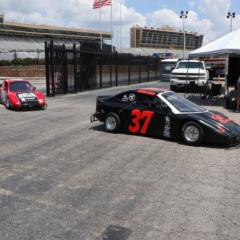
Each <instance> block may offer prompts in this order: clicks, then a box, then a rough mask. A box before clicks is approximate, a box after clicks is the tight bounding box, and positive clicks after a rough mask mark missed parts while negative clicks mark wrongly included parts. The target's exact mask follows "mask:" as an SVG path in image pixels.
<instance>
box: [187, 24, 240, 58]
mask: <svg viewBox="0 0 240 240" xmlns="http://www.w3.org/2000/svg"><path fill="white" fill-rule="evenodd" d="M224 55H225V56H228V55H240V29H239V30H236V31H233V32H231V33H228V34H226V35H224V36H223V37H221V38H218V39H216V40H215V41H213V42H211V43H209V44H207V45H205V46H203V47H201V48H198V49H196V50H194V51H193V52H191V53H190V54H189V57H190V58H197V57H208V56H214V57H215V56H224Z"/></svg>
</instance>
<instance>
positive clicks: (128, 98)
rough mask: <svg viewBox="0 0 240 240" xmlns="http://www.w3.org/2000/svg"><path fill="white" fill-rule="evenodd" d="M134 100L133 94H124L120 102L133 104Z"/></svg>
mask: <svg viewBox="0 0 240 240" xmlns="http://www.w3.org/2000/svg"><path fill="white" fill-rule="evenodd" d="M135 99H136V96H135V94H134V93H130V94H129V96H128V95H127V94H125V95H124V96H123V98H122V102H134V101H135Z"/></svg>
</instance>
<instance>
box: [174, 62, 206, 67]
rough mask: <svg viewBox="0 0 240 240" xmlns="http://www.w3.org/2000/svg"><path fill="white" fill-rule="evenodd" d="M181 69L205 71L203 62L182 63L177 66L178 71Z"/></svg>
mask: <svg viewBox="0 0 240 240" xmlns="http://www.w3.org/2000/svg"><path fill="white" fill-rule="evenodd" d="M179 68H200V69H204V67H203V63H202V62H180V63H179V64H178V65H177V69H179Z"/></svg>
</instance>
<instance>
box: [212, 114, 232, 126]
mask: <svg viewBox="0 0 240 240" xmlns="http://www.w3.org/2000/svg"><path fill="white" fill-rule="evenodd" d="M212 119H213V120H215V121H217V122H219V123H221V124H226V123H229V122H233V120H232V119H230V118H227V117H225V116H223V115H220V114H213V115H212Z"/></svg>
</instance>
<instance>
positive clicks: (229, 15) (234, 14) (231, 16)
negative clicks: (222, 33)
mask: <svg viewBox="0 0 240 240" xmlns="http://www.w3.org/2000/svg"><path fill="white" fill-rule="evenodd" d="M235 17H236V13H235V12H228V13H227V18H230V32H232V21H233V18H235Z"/></svg>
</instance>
